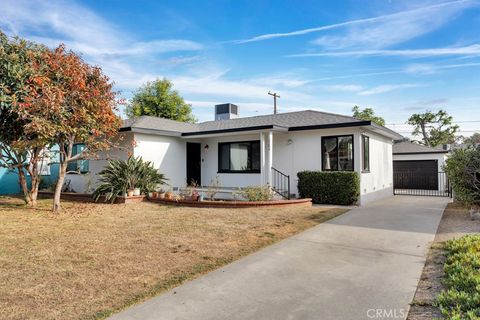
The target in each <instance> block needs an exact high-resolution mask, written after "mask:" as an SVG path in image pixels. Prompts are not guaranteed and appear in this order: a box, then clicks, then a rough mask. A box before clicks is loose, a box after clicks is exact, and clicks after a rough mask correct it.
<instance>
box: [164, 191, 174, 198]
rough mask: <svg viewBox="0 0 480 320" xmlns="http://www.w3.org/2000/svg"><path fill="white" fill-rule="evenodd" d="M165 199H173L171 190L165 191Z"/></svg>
mask: <svg viewBox="0 0 480 320" xmlns="http://www.w3.org/2000/svg"><path fill="white" fill-rule="evenodd" d="M165 199H167V200H172V199H173V192H167V193H165Z"/></svg>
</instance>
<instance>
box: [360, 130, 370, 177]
mask: <svg viewBox="0 0 480 320" xmlns="http://www.w3.org/2000/svg"><path fill="white" fill-rule="evenodd" d="M362 152H363V154H362V160H363V164H362V170H363V172H370V137H368V136H362Z"/></svg>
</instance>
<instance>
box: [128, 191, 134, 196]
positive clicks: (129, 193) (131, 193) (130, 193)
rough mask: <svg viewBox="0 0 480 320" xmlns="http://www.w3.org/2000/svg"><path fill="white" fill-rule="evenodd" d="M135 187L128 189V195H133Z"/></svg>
mask: <svg viewBox="0 0 480 320" xmlns="http://www.w3.org/2000/svg"><path fill="white" fill-rule="evenodd" d="M133 193H134V189H128V190H127V197H133Z"/></svg>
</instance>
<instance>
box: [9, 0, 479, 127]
mask: <svg viewBox="0 0 480 320" xmlns="http://www.w3.org/2000/svg"><path fill="white" fill-rule="evenodd" d="M0 28H1V29H2V30H3V31H5V32H7V33H8V34H10V35H19V36H22V37H25V38H28V39H31V40H34V41H38V42H41V43H44V44H47V45H49V46H52V47H53V46H56V45H58V44H59V43H61V42H63V43H65V44H66V45H67V46H68V47H69V48H71V49H73V50H74V51H76V52H78V53H81V54H82V55H83V56H84V58H85V60H87V61H88V62H90V63H93V64H98V65H99V66H101V67H102V68H103V69H104V71H105V72H106V73H107V74H108V75H109V76H110V77H111V79H112V80H114V81H115V83H116V88H117V90H120V91H121V92H122V95H123V96H124V97H126V98H129V97H131V94H132V91H133V90H135V89H136V88H138V87H139V86H140V85H141V84H142V83H144V82H146V81H149V80H153V79H155V78H162V77H166V78H168V79H170V80H172V81H173V83H174V84H175V88H176V89H177V90H178V91H179V92H180V93H181V95H182V96H183V97H184V98H185V99H186V100H187V102H189V103H191V104H192V106H193V110H194V113H195V115H196V116H197V117H198V118H199V120H201V121H204V120H211V119H212V118H213V105H215V104H217V103H223V102H232V103H236V104H238V105H239V107H240V113H241V116H250V115H258V114H268V113H271V112H272V99H271V97H270V96H269V95H267V92H268V91H269V90H272V91H276V92H278V93H279V94H280V95H281V98H280V100H279V110H280V112H289V111H296V110H302V109H314V110H323V111H329V112H335V113H342V114H350V113H351V108H352V106H353V105H360V106H362V107H366V106H369V107H373V108H374V109H375V111H376V112H377V113H378V114H380V115H382V116H383V117H384V118H385V119H386V120H387V123H389V124H396V125H395V126H391V127H393V128H394V129H396V130H397V131H399V132H401V133H407V132H408V131H409V130H410V129H409V128H408V126H406V125H403V123H405V121H406V119H407V118H408V116H409V115H410V114H412V113H414V112H423V111H425V110H426V109H432V110H436V109H438V108H445V109H446V110H447V111H448V112H450V113H451V114H452V115H453V116H454V118H455V121H457V122H459V124H460V125H461V129H462V132H461V133H462V134H464V135H470V134H471V133H472V132H473V131H477V132H480V32H479V30H480V0H458V1H424V0H416V1H400V0H390V1H388V0H369V1H367V0H364V1H359V0H357V1H309V0H303V1H274V2H273V1H262V0H256V1H243V2H241V1H115V0H104V1H94V0H90V1H76V2H73V1H37V2H34V1H22V0H12V1H10V0H2V1H1V2H0ZM473 121H476V122H473Z"/></svg>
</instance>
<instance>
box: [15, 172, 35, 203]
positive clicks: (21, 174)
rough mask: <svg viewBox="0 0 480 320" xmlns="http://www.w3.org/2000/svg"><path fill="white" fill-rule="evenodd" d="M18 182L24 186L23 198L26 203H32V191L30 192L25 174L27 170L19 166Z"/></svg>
mask: <svg viewBox="0 0 480 320" xmlns="http://www.w3.org/2000/svg"><path fill="white" fill-rule="evenodd" d="M18 183H19V184H20V187H21V188H22V192H23V200H24V201H25V203H26V204H28V205H32V201H31V198H30V193H29V192H28V184H27V177H26V176H25V171H23V168H22V167H18Z"/></svg>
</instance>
